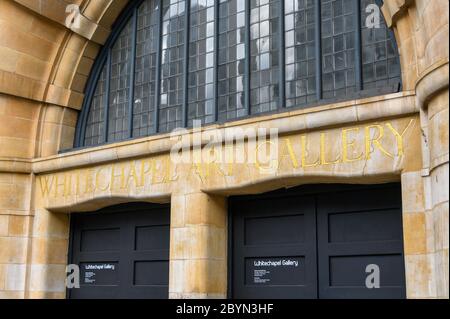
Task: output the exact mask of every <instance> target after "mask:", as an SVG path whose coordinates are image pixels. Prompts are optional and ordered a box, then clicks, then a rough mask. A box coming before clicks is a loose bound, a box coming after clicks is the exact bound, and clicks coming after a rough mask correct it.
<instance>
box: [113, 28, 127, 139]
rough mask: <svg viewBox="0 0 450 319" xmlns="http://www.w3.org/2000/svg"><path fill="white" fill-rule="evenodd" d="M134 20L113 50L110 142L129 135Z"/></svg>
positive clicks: (123, 32)
mask: <svg viewBox="0 0 450 319" xmlns="http://www.w3.org/2000/svg"><path fill="white" fill-rule="evenodd" d="M131 28H132V21H129V22H128V23H127V25H126V26H125V28H124V29H123V30H122V32H121V33H120V35H119V37H118V38H117V41H116V42H115V44H114V45H113V47H112V50H111V76H110V90H109V114H108V142H114V141H120V140H124V139H126V138H127V137H128V136H129V128H128V117H129V116H130V114H128V113H129V112H128V105H129V102H130V96H129V95H130V94H129V93H130V76H131V46H132V43H131V42H132V29H131Z"/></svg>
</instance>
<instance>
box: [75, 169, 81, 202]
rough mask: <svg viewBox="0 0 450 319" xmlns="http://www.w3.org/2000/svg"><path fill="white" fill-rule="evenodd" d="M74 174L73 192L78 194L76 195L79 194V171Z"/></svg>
mask: <svg viewBox="0 0 450 319" xmlns="http://www.w3.org/2000/svg"><path fill="white" fill-rule="evenodd" d="M75 176H76V180H77V182H76V186H75V194H76V195H77V196H78V195H80V172H79V171H77V172H76V174H75Z"/></svg>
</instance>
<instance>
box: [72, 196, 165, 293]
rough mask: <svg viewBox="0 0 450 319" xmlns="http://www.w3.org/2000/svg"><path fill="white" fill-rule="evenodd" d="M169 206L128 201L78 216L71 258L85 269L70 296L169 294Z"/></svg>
mask: <svg viewBox="0 0 450 319" xmlns="http://www.w3.org/2000/svg"><path fill="white" fill-rule="evenodd" d="M169 224H170V222H169V207H168V205H155V204H144V203H129V204H124V205H118V206H114V207H109V208H106V209H102V210H100V211H97V212H94V213H80V214H73V215H72V221H71V227H72V228H71V232H72V234H71V261H70V263H72V264H76V265H78V266H79V268H80V285H81V287H80V288H79V289H76V288H73V289H70V290H69V297H70V298H167V297H168V281H169V261H168V260H169V234H170V230H169Z"/></svg>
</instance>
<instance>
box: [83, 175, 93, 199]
mask: <svg viewBox="0 0 450 319" xmlns="http://www.w3.org/2000/svg"><path fill="white" fill-rule="evenodd" d="M85 182H86V185H84V193H85V194H88V193H92V192H94V187H93V186H94V185H93V184H94V179H93V174H92V169H88V170H86V178H85Z"/></svg>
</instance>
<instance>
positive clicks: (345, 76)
mask: <svg viewBox="0 0 450 319" xmlns="http://www.w3.org/2000/svg"><path fill="white" fill-rule="evenodd" d="M353 1H354V0H322V6H321V13H322V15H321V19H322V80H323V82H322V83H323V93H322V94H323V98H324V99H325V100H326V99H331V98H336V97H344V96H347V95H351V94H352V93H354V92H355V91H356V81H355V80H356V79H355V33H356V32H359V31H358V30H357V29H356V28H355V24H356V21H355V20H356V17H357V13H356V12H355V5H354V4H353V3H352V2H353Z"/></svg>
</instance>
